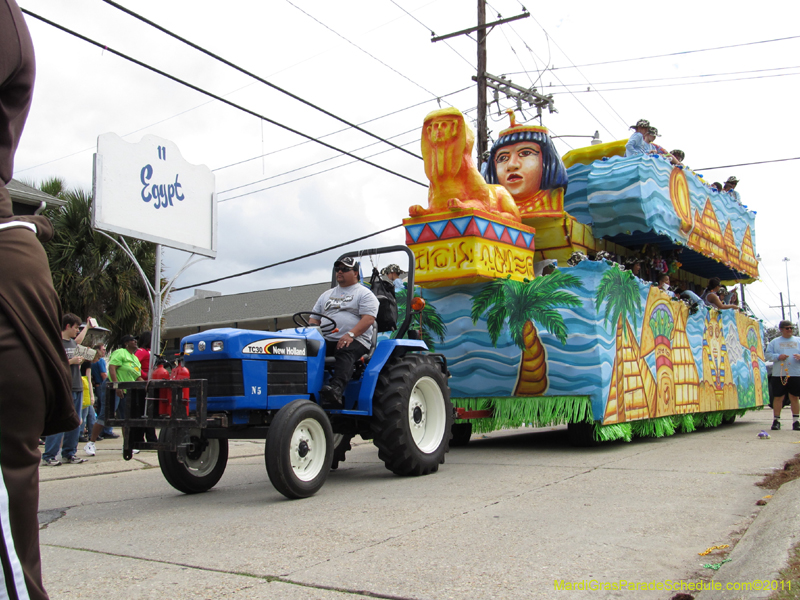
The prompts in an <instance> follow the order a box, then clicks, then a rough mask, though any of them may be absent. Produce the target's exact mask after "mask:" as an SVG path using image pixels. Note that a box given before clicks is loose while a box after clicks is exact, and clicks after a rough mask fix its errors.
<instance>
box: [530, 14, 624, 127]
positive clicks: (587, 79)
mask: <svg viewBox="0 0 800 600" xmlns="http://www.w3.org/2000/svg"><path fill="white" fill-rule="evenodd" d="M531 17H533V20H534V21H535V22H536V24H537V25H538V26H539V27H541V28H542V31H544V32H545V34H547V37H548V39H553V38H552V36H551V35H550V34H549V33H547V30H546V29H545V28H544V27H542V24H541V23H539V21H537V20H536V17H534V16H533V15H531ZM553 43H554V44H555V45H556V48H558V49H559V50H560V51H561V54H563V55H564V57H565V58H566V59H567V60H568V61H569V62H571V63H572V65H573V66H574V67H575V68H576V69H578V73H580V74H581V76H582V77H583V78H584V79H585V80H586V83H588V84H589V85H592V83H591V82H590V81H589V78H588V77H586V75H584V74H583V72H582V71H581V70H580V68H579V67H578V66H576V65H575V63H574V62H572V59H571V58H570V57H569V56H567V53H566V52H564V50H563V49H562V48H561V46H559V45H558V42H557V41H555V39H553ZM550 70H551V71H553V69H552V68H551V69H550ZM554 77H556V79H558V76H557V75H554ZM560 81H561V80H560V79H559V82H560ZM598 95H599V96H600V99H601V100H602V101H603V102H605V103H606V104H607V105H608V108H610V109H611V111H612V112H613V113H614V114H615V115H617V117H618V118H619V120H620V121H622V123H623V124H624V125H626V126H627V121H626V120H625V119H623V118H622V115H620V114H619V113H618V112H617V111H616V109H615V108H614V107H613V106H611V103H610V102H609V101H608V100H606V99H605V98H604V97H603V95H602V94H600V93H599V92H598ZM598 122H599V120H598ZM600 124H601V125H602V123H600ZM603 128H604V129H606V127H605V126H604V125H603ZM606 131H608V129H606ZM608 133H609V135H610V134H611V132H610V131H609V132H608Z"/></svg>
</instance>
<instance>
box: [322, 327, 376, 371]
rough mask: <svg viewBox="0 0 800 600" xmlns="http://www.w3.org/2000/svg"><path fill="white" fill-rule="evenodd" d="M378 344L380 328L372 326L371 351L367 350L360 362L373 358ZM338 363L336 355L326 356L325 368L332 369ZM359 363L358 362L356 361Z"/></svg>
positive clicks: (364, 362) (365, 362)
mask: <svg viewBox="0 0 800 600" xmlns="http://www.w3.org/2000/svg"><path fill="white" fill-rule="evenodd" d="M377 346H378V328H377V327H375V326H374V327H373V328H372V343H371V344H370V347H369V352H367V353H366V354H365V355H364V356H362V357H361V358H360V359H359V362H361V363H362V364H364V365H366V364H367V363H368V362H369V359H370V358H372V355H373V354H374V353H375V348H376V347H377ZM335 364H336V357H334V356H326V357H325V368H326V369H332V368H333V366H334V365H335ZM356 364H358V363H356Z"/></svg>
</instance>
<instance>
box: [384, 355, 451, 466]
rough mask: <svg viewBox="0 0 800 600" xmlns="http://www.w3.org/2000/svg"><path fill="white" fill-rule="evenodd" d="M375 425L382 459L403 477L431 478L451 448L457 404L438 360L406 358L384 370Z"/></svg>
mask: <svg viewBox="0 0 800 600" xmlns="http://www.w3.org/2000/svg"><path fill="white" fill-rule="evenodd" d="M372 413H373V418H372V423H371V425H370V427H371V429H372V433H373V436H374V443H375V445H376V446H377V447H378V456H379V457H380V459H381V460H382V461H383V462H384V463H385V464H386V468H387V469H389V470H390V471H392V472H393V473H395V474H397V475H427V474H428V473H434V472H436V471H437V470H438V469H439V465H440V464H442V463H443V462H444V457H445V454H446V453H447V451H448V450H449V449H450V438H451V437H452V432H451V428H452V426H453V405H452V404H451V403H450V389H449V388H448V387H447V379H446V378H445V375H444V373H442V370H441V368H440V365H439V363H438V361H437V360H436V359H435V358H434V357H432V356H429V355H425V354H406V355H405V356H403V357H401V358H399V359H396V360H393V361H391V362H389V363H388V364H387V365H386V366H385V367H384V368H383V370H382V371H381V374H380V377H379V378H378V385H377V388H376V390H375V397H374V399H373V403H372Z"/></svg>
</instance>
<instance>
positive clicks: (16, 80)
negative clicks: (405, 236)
mask: <svg viewBox="0 0 800 600" xmlns="http://www.w3.org/2000/svg"><path fill="white" fill-rule="evenodd" d="M34 75H35V64H34V56H33V44H32V42H31V38H30V33H29V32H28V28H27V26H26V25H25V20H24V19H23V17H22V13H21V12H20V10H19V7H18V6H17V4H16V2H15V1H14V0H0V282H2V285H0V365H2V367H1V368H0V474H1V475H2V477H0V488H2V489H0V494H3V495H7V497H8V503H7V504H6V503H0V511H2V512H3V513H4V514H2V515H0V517H2V518H0V534H1V535H0V554H2V556H0V559H1V560H0V562H2V567H3V576H4V580H5V581H4V584H5V587H6V590H3V591H6V593H7V596H8V597H9V598H30V599H31V600H46V599H47V598H48V596H47V592H45V590H44V586H43V585H42V574H41V561H40V558H39V523H38V517H37V512H38V508H39V460H40V458H39V457H40V455H39V436H40V435H50V434H53V433H58V432H61V431H69V430H71V429H74V428H75V427H77V426H78V424H79V423H80V417H79V416H78V415H77V414H76V412H75V408H74V406H73V402H72V394H71V377H70V371H69V366H68V365H67V358H66V355H65V353H64V350H63V347H62V345H61V332H60V329H61V305H60V303H59V300H58V296H57V295H56V292H55V289H54V288H53V279H52V276H51V274H50V268H49V267H48V263H47V255H46V254H45V251H44V248H43V247H42V242H45V241H47V240H49V239H50V238H51V237H52V235H53V226H52V224H51V223H50V221H49V220H48V219H46V218H45V217H15V216H14V214H13V213H12V209H11V196H10V195H9V193H8V190H7V189H6V187H5V184H6V183H8V182H9V181H10V180H11V175H12V173H13V169H14V153H15V152H16V149H17V145H18V144H19V139H20V135H21V134H22V128H23V126H24V125H25V119H26V118H27V116H28V110H29V108H30V103H31V97H32V94H33V80H34Z"/></svg>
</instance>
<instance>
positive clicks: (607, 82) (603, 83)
mask: <svg viewBox="0 0 800 600" xmlns="http://www.w3.org/2000/svg"><path fill="white" fill-rule="evenodd" d="M788 69H800V66H796V67H773V68H770V69H752V70H749V71H730V72H728V73H705V74H700V75H681V76H679V77H654V78H652V79H627V80H622V81H601V82H598V83H595V84H593V85H617V84H620V83H647V82H650V81H674V80H676V79H695V78H698V77H727V76H729V75H744V74H747V73H767V72H769V71H786V70H788ZM518 74H519V73H506V75H518ZM563 85H564V86H565V87H578V86H582V85H586V84H585V83H565V84H563ZM544 87H560V86H554V85H552V84H551V85H549V86H544Z"/></svg>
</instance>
